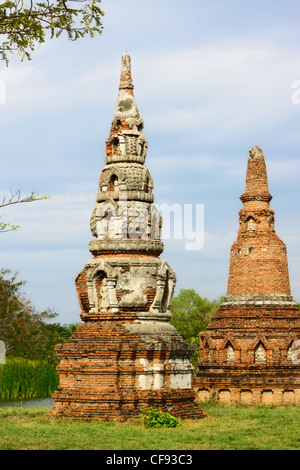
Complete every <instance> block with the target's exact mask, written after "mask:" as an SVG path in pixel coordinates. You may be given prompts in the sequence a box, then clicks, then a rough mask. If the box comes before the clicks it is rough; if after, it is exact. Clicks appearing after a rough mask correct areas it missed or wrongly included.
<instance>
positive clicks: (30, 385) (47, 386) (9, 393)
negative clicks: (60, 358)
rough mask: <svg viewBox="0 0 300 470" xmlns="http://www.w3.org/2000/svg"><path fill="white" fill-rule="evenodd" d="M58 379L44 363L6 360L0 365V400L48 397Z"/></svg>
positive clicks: (54, 371) (50, 367)
mask: <svg viewBox="0 0 300 470" xmlns="http://www.w3.org/2000/svg"><path fill="white" fill-rule="evenodd" d="M58 381H59V377H58V374H57V372H56V370H55V368H54V367H53V366H51V365H50V364H48V363H47V362H46V361H41V360H29V359H24V358H13V357H12V358H7V359H6V363H5V364H0V400H18V399H29V398H40V397H48V396H50V395H51V394H52V393H53V392H54V390H55V389H56V388H57V386H58Z"/></svg>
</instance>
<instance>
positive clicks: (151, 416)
mask: <svg viewBox="0 0 300 470" xmlns="http://www.w3.org/2000/svg"><path fill="white" fill-rule="evenodd" d="M142 417H143V418H144V424H145V426H146V427H147V428H176V426H178V425H179V424H180V422H181V419H180V418H176V417H175V416H172V415H171V414H170V413H163V412H162V411H159V410H157V409H155V408H152V407H150V408H146V409H145V411H144V412H143V413H142Z"/></svg>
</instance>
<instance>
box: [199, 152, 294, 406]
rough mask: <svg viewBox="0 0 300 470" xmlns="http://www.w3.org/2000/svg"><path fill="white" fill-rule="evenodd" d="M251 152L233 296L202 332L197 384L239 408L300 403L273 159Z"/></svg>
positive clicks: (233, 262)
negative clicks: (273, 204) (273, 205)
mask: <svg viewBox="0 0 300 470" xmlns="http://www.w3.org/2000/svg"><path fill="white" fill-rule="evenodd" d="M249 153H250V155H249V159H248V167H247V177H246V191H245V193H244V194H243V195H242V196H241V201H242V202H243V209H242V210H241V211H240V214H239V216H240V217H239V223H240V225H239V231H238V238H237V240H236V242H234V243H233V245H232V248H231V256H230V268H229V279H228V290H227V296H226V298H225V301H224V303H222V304H221V306H220V309H219V311H218V312H217V313H216V314H215V316H214V317H213V319H212V321H211V323H210V325H209V326H208V328H207V331H206V332H205V333H201V334H200V353H199V363H198V367H199V372H198V374H197V378H196V380H195V384H196V388H197V391H198V398H199V399H200V400H202V399H207V398H208V397H211V396H212V395H214V396H215V397H216V398H217V399H219V400H220V401H224V402H227V403H231V404H232V403H236V402H244V403H248V404H257V403H266V404H271V403H275V404H278V405H281V404H293V403H297V404H299V403H300V369H299V368H300V365H298V362H299V361H298V360H297V352H296V350H295V347H297V342H296V341H297V340H299V339H300V316H299V310H298V305H297V303H296V302H295V301H294V300H293V298H292V296H291V292H290V282H289V273H288V261H287V252H286V246H285V244H284V243H283V242H282V241H281V240H280V238H279V237H278V236H277V235H276V233H275V228H274V212H273V211H272V210H270V207H269V203H270V201H271V199H272V196H271V195H270V194H269V189H268V179H267V171H266V165H265V159H264V156H263V153H262V151H261V149H260V148H258V147H254V148H252V149H251V150H250V152H249ZM294 341H295V343H294Z"/></svg>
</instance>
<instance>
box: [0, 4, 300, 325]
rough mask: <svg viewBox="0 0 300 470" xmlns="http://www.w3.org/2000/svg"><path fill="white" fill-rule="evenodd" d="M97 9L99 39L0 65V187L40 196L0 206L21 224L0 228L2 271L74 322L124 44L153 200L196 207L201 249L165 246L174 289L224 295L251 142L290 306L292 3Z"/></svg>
mask: <svg viewBox="0 0 300 470" xmlns="http://www.w3.org/2000/svg"><path fill="white" fill-rule="evenodd" d="M102 8H103V10H104V11H105V16H104V18H103V25H104V31H103V34H102V36H100V37H98V38H95V39H84V40H81V41H77V42H75V43H73V42H70V41H68V39H67V38H66V37H63V36H61V37H60V38H59V39H55V40H52V41H49V42H47V43H45V44H44V45H42V46H40V47H38V48H37V49H36V51H35V52H33V53H32V61H30V62H28V61H24V62H23V63H21V62H19V60H18V58H13V59H12V61H11V63H10V65H9V67H8V68H6V67H5V64H4V63H3V64H2V65H1V66H0V80H2V81H3V82H4V83H5V89H6V104H0V135H1V178H0V191H1V194H7V193H9V192H10V189H13V190H17V189H20V190H21V192H22V194H24V195H25V194H27V193H29V192H31V191H32V190H35V191H38V192H39V193H40V194H48V195H50V196H51V199H49V200H46V201H39V202H35V203H32V204H23V205H17V206H14V207H10V208H7V209H5V210H2V212H1V213H2V220H6V221H9V222H11V223H14V224H18V225H21V229H20V230H18V231H17V232H11V233H6V234H2V235H1V252H0V257H1V266H2V267H4V268H9V269H11V270H12V271H13V272H15V271H17V272H19V278H20V279H24V280H26V281H27V284H26V287H25V292H26V295H27V296H28V297H29V298H30V299H31V300H32V303H33V304H34V305H35V306H36V308H37V309H38V310H42V309H46V308H51V309H53V310H55V311H57V312H58V313H59V317H58V321H60V322H61V323H73V322H77V321H79V313H80V310H79V305H78V302H77V295H76V290H75V285H74V279H75V276H76V274H77V273H78V272H79V271H80V270H81V269H82V267H83V266H84V264H85V263H86V262H87V261H88V260H89V259H90V258H91V255H90V253H89V251H88V243H89V241H90V240H91V239H92V235H91V233H90V229H89V219H90V215H91V212H92V210H93V208H94V204H95V198H96V192H97V185H98V180H99V177H100V174H101V171H102V167H103V166H104V158H105V140H106V139H107V137H108V135H109V129H110V124H111V121H112V119H113V112H114V107H115V103H116V100H117V94H118V84H119V75H120V63H121V56H122V54H123V52H124V51H125V50H127V51H128V53H129V54H130V55H131V59H132V72H133V80H134V85H135V90H134V92H135V98H136V101H137V105H138V108H139V111H140V114H141V116H142V117H143V119H144V122H145V129H144V134H145V137H146V139H147V141H148V155H147V159H146V165H147V167H148V168H149V170H150V173H151V175H152V177H153V179H154V194H155V202H156V203H157V204H158V205H160V204H169V205H171V204H180V205H181V206H182V205H183V204H192V205H193V206H195V205H196V204H204V209H205V226H204V228H205V241H204V246H203V248H202V249H201V250H198V251H188V250H186V249H185V244H186V240H184V239H183V240H176V239H171V240H165V241H164V243H165V250H164V253H163V254H162V258H164V259H166V260H167V261H168V262H169V264H170V265H171V266H172V268H173V269H174V270H175V271H176V273H177V288H176V293H177V292H178V291H179V289H180V288H193V289H195V290H196V291H197V292H198V293H199V294H200V295H201V296H203V297H207V298H209V299H214V298H218V297H219V296H221V295H223V294H225V293H226V288H227V275H228V268H229V254H230V246H231V244H232V243H233V241H234V240H235V239H236V235H237V228H238V212H239V210H240V208H241V206H242V204H241V202H240V200H239V197H240V195H241V194H242V193H243V192H244V188H245V174H246V165H247V159H248V151H249V150H250V148H251V147H253V146H254V145H258V146H259V147H261V148H262V150H263V152H264V155H265V159H266V163H267V169H268V176H269V189H270V192H271V194H272V195H273V200H272V202H271V208H272V209H273V210H274V211H275V223H276V225H275V228H276V231H277V234H278V235H279V236H280V238H282V239H283V241H284V242H285V243H286V245H287V250H288V258H289V269H290V280H291V288H292V294H293V296H294V298H295V300H297V301H299V302H300V246H299V241H300V217H299V204H298V201H299V195H298V193H299V189H298V188H299V178H300V133H299V128H300V103H299V104H296V103H293V102H292V96H293V93H295V91H296V90H295V89H293V88H292V84H293V83H294V82H295V81H296V80H300V29H299V15H300V4H299V1H291V0H287V1H285V2H282V1H276V0H275V1H274V0H273V1H269V0H265V1H256V0H254V1H251V2H249V1H245V2H241V1H240V0H239V1H233V0H227V2H224V1H216V0H210V1H209V2H208V1H201V0H187V1H186V2H179V1H177V0H175V1H174V0H172V1H171V0H164V1H163V2H162V1H161V0H160V1H157V0H152V1H151V2H145V1H137V0H127V1H126V2H124V1H121V0H103V1H102ZM298 96H300V94H299V95H298Z"/></svg>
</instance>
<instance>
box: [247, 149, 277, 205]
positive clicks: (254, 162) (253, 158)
mask: <svg viewBox="0 0 300 470" xmlns="http://www.w3.org/2000/svg"><path fill="white" fill-rule="evenodd" d="M271 199H272V196H271V194H270V193H269V187H268V176H267V169H266V164H265V158H264V155H263V153H262V150H261V149H260V148H259V147H257V146H255V147H252V149H251V150H250V151H249V158H248V166H247V174H246V192H245V193H244V194H243V195H242V196H241V200H242V202H244V203H245V202H249V201H253V202H254V201H260V202H261V201H264V202H266V203H267V205H268V204H269V202H270V201H271Z"/></svg>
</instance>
